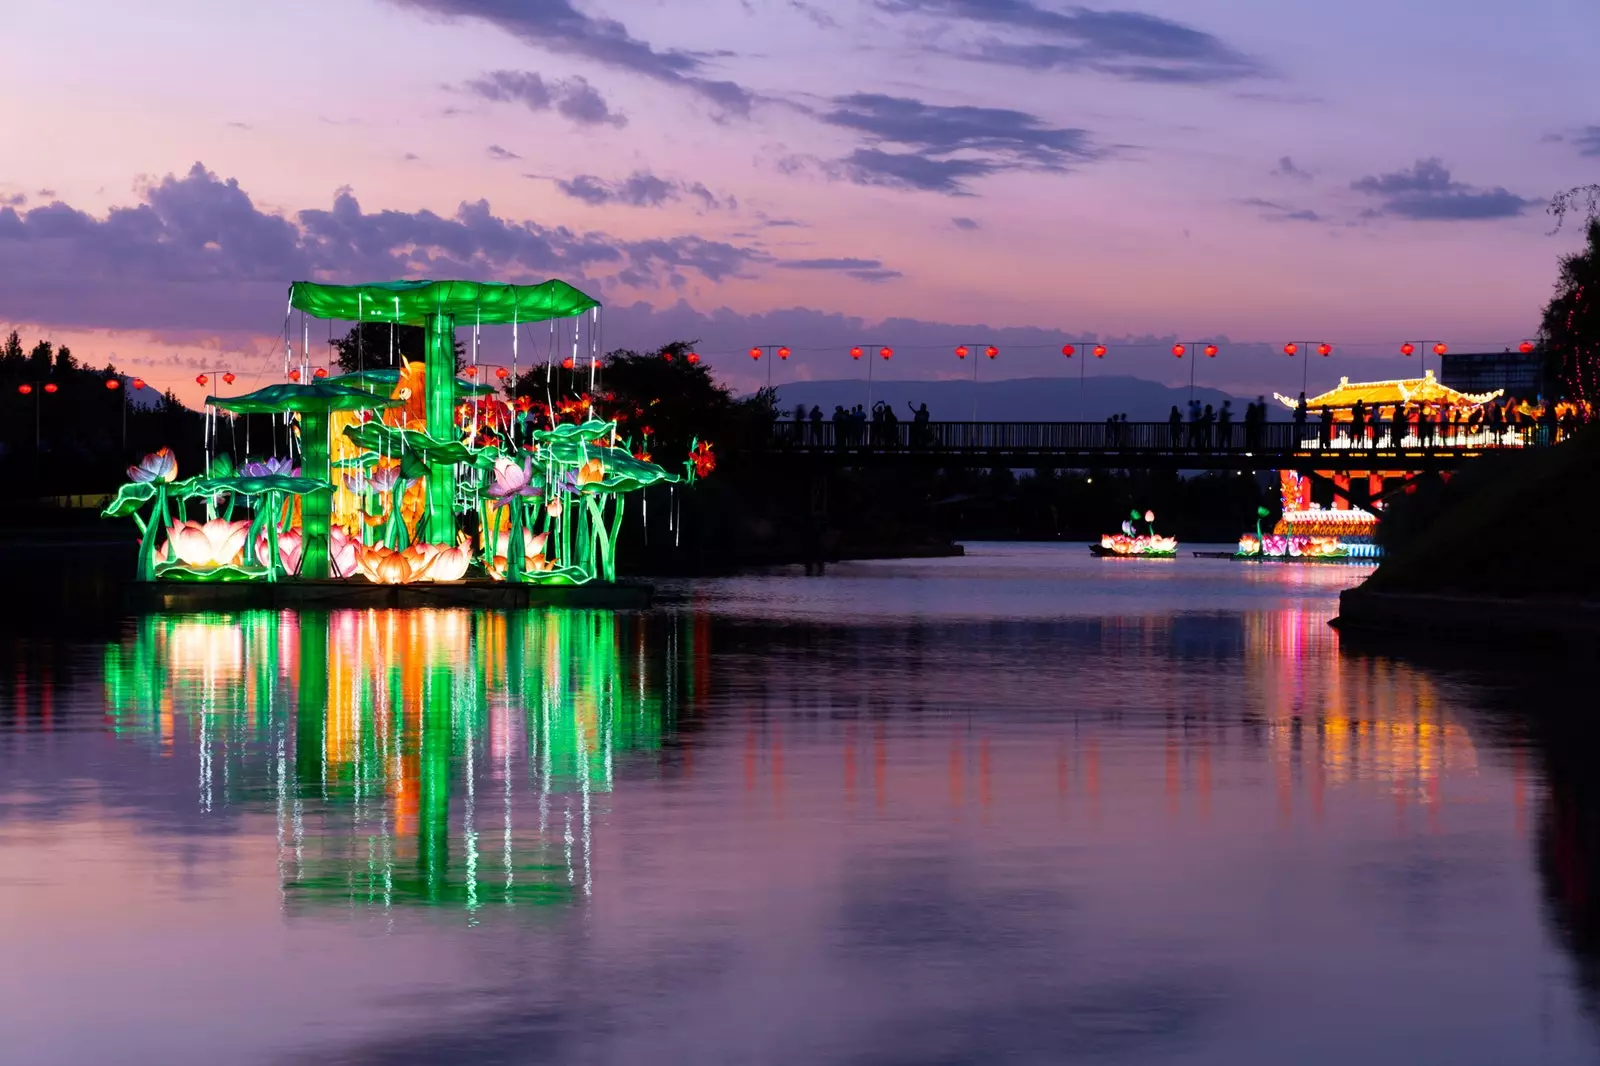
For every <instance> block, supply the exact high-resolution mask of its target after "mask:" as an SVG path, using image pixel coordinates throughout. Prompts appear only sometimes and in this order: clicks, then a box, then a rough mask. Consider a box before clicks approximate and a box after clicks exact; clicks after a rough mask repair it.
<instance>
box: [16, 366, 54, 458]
mask: <svg viewBox="0 0 1600 1066" xmlns="http://www.w3.org/2000/svg"><path fill="white" fill-rule="evenodd" d="M60 388H61V387H60V386H59V385H57V384H56V383H55V382H53V381H50V380H49V379H48V378H41V379H39V380H37V381H24V382H22V383H21V384H20V385H18V386H17V394H18V395H19V396H32V397H33V478H34V480H35V481H38V480H39V451H40V447H39V401H40V399H41V398H42V397H43V396H44V394H46V393H49V394H50V395H52V396H54V395H55V394H56V393H57V392H58V391H60Z"/></svg>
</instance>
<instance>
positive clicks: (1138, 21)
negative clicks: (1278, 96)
mask: <svg viewBox="0 0 1600 1066" xmlns="http://www.w3.org/2000/svg"><path fill="white" fill-rule="evenodd" d="M877 6H878V7H879V8H880V9H881V10H884V11H887V12H890V13H893V14H901V15H927V16H932V17H936V18H941V19H953V20H958V21H960V22H963V23H967V24H969V25H972V26H976V27H981V28H982V29H983V30H986V31H991V33H998V34H1002V35H1003V36H993V35H991V36H986V37H982V38H980V39H978V40H977V41H974V42H971V43H968V44H963V45H961V46H959V47H956V48H954V49H946V50H948V51H952V52H953V53H954V54H956V55H959V56H961V57H963V58H966V59H973V60H979V61H983V62H990V63H1001V64H1005V65H1007V66H1020V67H1026V68H1028V69H1031V70H1089V71H1095V72H1098V73H1102V74H1110V75H1112V76H1114V77H1119V78H1125V79H1127V80H1130V81H1144V82H1163V83H1188V84H1200V83H1208V82H1226V81H1238V80H1240V79H1243V78H1253V77H1259V76H1262V75H1263V74H1265V73H1266V70H1265V67H1264V66H1263V64H1261V62H1260V61H1258V60H1256V59H1254V58H1252V57H1250V56H1247V55H1245V54H1243V53H1242V52H1239V51H1237V50H1236V49H1234V48H1232V47H1230V46H1228V45H1226V44H1224V43H1223V42H1222V41H1221V40H1220V39H1218V38H1217V37H1216V36H1214V35H1212V34H1210V33H1206V32H1205V31H1203V30H1197V29H1194V28H1192V27H1189V26H1185V25H1183V24H1182V23H1179V22H1173V21H1171V20H1169V19H1164V18H1160V17H1158V16H1155V15H1146V14H1144V13H1142V12H1138V11H1091V10H1089V9H1088V8H1083V7H1077V8H1069V9H1068V10H1066V11H1055V10H1050V9H1048V8H1045V7H1041V6H1039V5H1037V4H1035V3H1032V2H1031V0H877Z"/></svg>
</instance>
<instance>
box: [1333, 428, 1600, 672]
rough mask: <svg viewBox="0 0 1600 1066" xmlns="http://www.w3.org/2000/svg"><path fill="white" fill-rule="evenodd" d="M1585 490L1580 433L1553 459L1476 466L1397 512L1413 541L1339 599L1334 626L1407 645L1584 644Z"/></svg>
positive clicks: (1395, 548) (1595, 618)
mask: <svg viewBox="0 0 1600 1066" xmlns="http://www.w3.org/2000/svg"><path fill="white" fill-rule="evenodd" d="M1597 483H1600V435H1597V433H1596V429H1595V428H1593V427H1591V428H1590V429H1589V430H1587V431H1586V432H1584V433H1580V434H1579V435H1578V436H1576V437H1575V438H1574V439H1573V440H1571V441H1570V442H1568V443H1565V444H1562V445H1560V446H1559V447H1556V448H1552V449H1549V450H1541V451H1539V452H1530V453H1528V454H1522V455H1507V456H1496V457H1493V458H1484V459H1480V460H1477V461H1475V465H1474V466H1473V467H1469V468H1466V469H1464V470H1463V471H1462V472H1461V473H1459V474H1458V475H1457V476H1456V477H1455V479H1454V480H1453V481H1452V482H1451V483H1449V484H1448V485H1446V486H1443V487H1436V488H1435V489H1433V490H1432V491H1431V494H1430V495H1429V496H1427V497H1421V496H1419V498H1418V499H1416V500H1402V501H1400V502H1399V503H1397V504H1396V505H1395V506H1396V511H1397V512H1400V513H1398V514H1397V515H1396V518H1395V521H1396V525H1397V526H1402V525H1406V524H1410V525H1414V526H1415V527H1416V529H1417V532H1415V533H1414V534H1411V535H1408V536H1406V537H1405V539H1404V541H1403V543H1401V544H1399V545H1392V546H1390V548H1388V549H1386V550H1390V551H1391V554H1390V555H1389V556H1388V557H1386V558H1385V559H1384V561H1383V562H1382V563H1381V564H1380V565H1379V566H1378V569H1377V570H1375V571H1374V572H1373V573H1372V575H1371V576H1369V577H1368V578H1367V580H1366V581H1364V582H1362V583H1361V584H1360V585H1359V586H1357V587H1356V588H1353V589H1348V590H1346V591H1345V592H1344V593H1343V594H1342V595H1341V596H1340V598H1339V617H1338V619H1337V620H1336V621H1335V624H1336V625H1338V626H1339V627H1340V628H1341V629H1348V630H1352V631H1355V630H1361V631H1363V632H1366V633H1369V634H1376V633H1384V634H1389V635H1392V636H1394V637H1400V638H1415V639H1437V638H1449V639H1452V640H1467V641H1473V642H1479V641H1487V642H1496V643H1498V642H1514V643H1521V644H1528V643H1537V642H1548V641H1566V640H1567V639H1569V638H1575V639H1583V640H1589V639H1592V638H1593V637H1594V636H1595V635H1597V634H1600V553H1595V552H1593V551H1591V550H1589V545H1588V540H1589V538H1590V537H1591V536H1592V531H1593V530H1594V529H1595V528H1596V523H1597V522H1600V500H1597V496H1596V492H1595V486H1596V484H1597ZM1401 509H1405V510H1409V512H1410V513H1404V511H1402V510H1401ZM1385 521H1386V522H1388V521H1390V519H1389V518H1386V519H1385Z"/></svg>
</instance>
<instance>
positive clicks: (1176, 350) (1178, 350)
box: [1172, 344, 1183, 359]
mask: <svg viewBox="0 0 1600 1066" xmlns="http://www.w3.org/2000/svg"><path fill="white" fill-rule="evenodd" d="M1172 354H1173V356H1174V357H1175V358H1178V359H1182V358H1183V345H1181V344H1174V345H1173V346H1172Z"/></svg>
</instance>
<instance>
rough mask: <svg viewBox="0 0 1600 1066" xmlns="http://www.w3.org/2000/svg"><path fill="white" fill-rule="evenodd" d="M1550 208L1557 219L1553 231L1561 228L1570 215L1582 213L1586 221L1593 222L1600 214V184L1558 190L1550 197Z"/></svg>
mask: <svg viewBox="0 0 1600 1066" xmlns="http://www.w3.org/2000/svg"><path fill="white" fill-rule="evenodd" d="M1548 210H1549V212H1550V215H1551V217H1553V218H1554V219H1555V220H1556V228H1555V229H1553V230H1551V231H1550V232H1551V233H1555V232H1556V230H1559V229H1560V228H1561V225H1562V223H1564V222H1565V221H1566V220H1567V216H1568V215H1576V214H1579V213H1581V214H1582V215H1583V219H1584V221H1585V222H1592V221H1594V219H1595V217H1596V216H1600V185H1577V186H1574V187H1573V188H1571V189H1567V190H1565V191H1563V192H1558V193H1556V194H1555V195H1554V196H1552V197H1551V198H1550V207H1549V209H1548Z"/></svg>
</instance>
